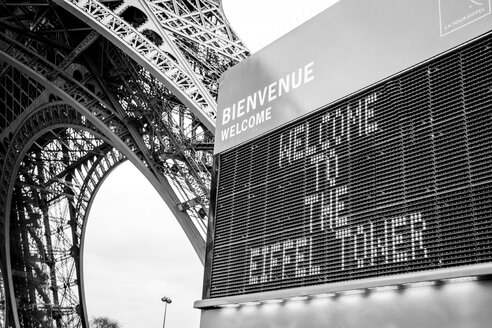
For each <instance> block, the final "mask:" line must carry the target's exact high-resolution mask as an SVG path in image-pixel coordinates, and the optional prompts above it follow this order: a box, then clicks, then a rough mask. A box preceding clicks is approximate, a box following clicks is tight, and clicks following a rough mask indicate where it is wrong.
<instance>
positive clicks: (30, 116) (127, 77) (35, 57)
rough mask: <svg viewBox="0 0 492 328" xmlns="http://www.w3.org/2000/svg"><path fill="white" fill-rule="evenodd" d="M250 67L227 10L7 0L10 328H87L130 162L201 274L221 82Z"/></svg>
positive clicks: (0, 72)
mask: <svg viewBox="0 0 492 328" xmlns="http://www.w3.org/2000/svg"><path fill="white" fill-rule="evenodd" d="M248 55H249V53H248V50H247V48H246V47H245V46H244V45H243V44H242V42H241V40H240V39H239V38H238V37H237V35H236V34H235V33H234V31H233V30H232V29H231V27H230V26H229V23H228V22H227V20H226V18H225V16H224V13H223V10H222V6H221V2H220V0H30V1H29V0H26V1H23V0H17V1H16V0H11V1H8V0H0V85H1V86H0V163H1V164H0V226H1V229H0V234H1V238H0V242H1V243H0V262H1V273H2V274H1V278H2V279H0V296H1V298H2V299H1V310H0V327H16V328H19V327H23V328H31V327H32V328H34V327H57V328H61V327H88V326H89V323H88V318H87V312H86V304H85V299H84V281H83V275H82V269H81V266H82V263H81V258H82V255H83V251H84V232H85V226H86V222H87V217H88V214H89V212H90V208H91V204H92V202H93V199H94V196H95V194H96V192H97V190H98V188H99V186H100V185H101V183H102V182H103V181H104V179H105V177H106V176H107V175H108V174H109V173H110V172H111V171H112V170H113V169H114V168H115V167H117V166H118V165H119V164H120V163H122V162H123V161H126V160H129V161H130V162H132V163H133V164H134V165H135V166H136V167H137V168H138V169H139V170H140V171H141V172H142V174H143V175H144V176H145V177H146V178H147V179H148V180H149V181H150V182H151V183H152V185H153V186H154V187H155V189H156V190H157V191H158V192H159V194H160V195H161V197H162V199H163V200H164V201H165V202H166V204H167V205H168V206H169V208H170V209H171V211H172V213H173V214H174V216H175V218H176V219H177V220H178V222H179V223H180V225H181V227H182V228H183V230H184V231H185V233H186V235H187V237H188V239H189V241H190V243H191V244H192V245H193V247H194V249H195V250H196V253H197V255H198V256H199V258H200V260H201V261H202V263H203V262H204V260H205V259H204V257H205V236H206V229H207V220H208V218H207V215H208V207H209V198H210V197H209V195H210V183H211V175H212V171H213V170H214V167H213V165H212V162H213V154H212V148H213V143H214V127H215V117H216V98H217V92H218V79H219V77H220V76H221V74H222V73H223V72H224V71H225V70H226V69H227V68H229V67H231V66H233V65H235V64H236V63H238V62H239V61H241V60H242V59H244V58H246V57H247V56H248Z"/></svg>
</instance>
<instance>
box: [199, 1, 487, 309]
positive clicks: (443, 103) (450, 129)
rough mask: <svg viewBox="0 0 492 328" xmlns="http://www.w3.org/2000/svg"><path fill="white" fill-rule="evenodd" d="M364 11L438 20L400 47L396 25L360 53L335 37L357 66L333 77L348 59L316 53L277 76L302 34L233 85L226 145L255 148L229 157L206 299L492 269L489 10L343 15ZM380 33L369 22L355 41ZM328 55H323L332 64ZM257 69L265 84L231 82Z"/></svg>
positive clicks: (223, 168) (446, 5)
mask: <svg viewBox="0 0 492 328" xmlns="http://www.w3.org/2000/svg"><path fill="white" fill-rule="evenodd" d="M355 3H357V4H360V6H369V7H370V6H374V8H371V9H369V8H366V9H367V10H369V12H373V13H375V14H376V13H378V10H380V9H384V10H381V11H382V12H384V15H387V17H392V18H390V20H392V22H393V20H395V21H400V22H402V23H403V22H408V19H403V17H406V16H405V12H407V13H408V11H409V10H410V8H411V10H412V12H416V11H417V10H416V9H418V8H420V9H425V11H431V12H432V13H433V15H434V16H432V15H427V14H423V16H424V17H427V18H425V19H423V20H422V21H419V22H420V23H421V24H422V25H423V27H422V28H419V29H416V30H415V31H408V30H409V27H408V26H403V27H401V26H400V29H403V30H405V31H407V33H408V35H409V36H411V37H409V39H408V40H403V41H402V40H399V41H397V40H396V39H397V38H395V39H393V38H390V39H388V37H387V36H388V35H392V34H394V33H396V31H398V27H397V25H398V24H396V23H395V22H393V23H392V24H393V25H394V26H395V30H391V29H388V27H385V31H382V30H381V31H380V33H379V34H375V35H374V37H373V38H372V39H368V40H366V43H365V45H366V44H369V45H368V46H367V47H365V46H364V47H361V44H359V45H358V47H359V48H360V49H359V52H358V53H356V54H354V53H350V54H347V52H345V51H343V50H344V49H352V50H353V49H354V48H353V47H354V45H353V44H352V43H351V45H346V43H345V42H343V41H341V40H345V39H343V38H336V40H337V41H338V43H336V42H335V43H331V46H337V45H339V44H340V43H341V46H340V47H341V49H338V50H336V49H335V50H333V52H334V53H337V55H335V57H337V56H339V57H340V58H342V55H343V54H346V57H347V60H346V61H343V67H345V68H344V69H346V68H347V67H350V66H351V65H352V66H353V68H354V69H355V70H353V71H350V72H349V73H347V72H348V71H347V72H345V73H346V74H344V71H343V69H342V71H340V70H337V69H334V70H333V74H332V75H330V74H329V73H327V72H326V71H325V72H324V73H322V72H323V69H322V68H321V67H325V66H326V67H328V68H333V67H335V66H336V65H338V64H339V63H338V62H337V63H333V61H331V60H330V61H329V63H327V64H326V65H325V64H322V63H321V61H319V60H318V59H316V60H308V59H306V58H308V57H309V56H307V55H306V54H305V56H303V58H304V59H303V60H299V61H298V62H296V63H294V64H292V66H291V69H278V70H276V69H275V68H278V67H279V66H275V65H273V64H272V61H271V60H272V58H273V57H272V56H273V54H274V53H275V52H277V54H278V53H279V52H278V49H280V50H282V51H285V49H287V48H288V45H292V44H293V42H294V41H296V42H297V41H299V38H298V37H295V35H294V37H293V40H294V41H288V40H287V39H285V40H283V41H282V40H281V41H280V43H279V44H277V45H274V46H273V48H272V49H266V52H263V53H261V52H260V54H259V56H257V57H256V58H252V60H251V61H249V62H246V63H245V64H244V65H243V66H242V68H241V67H238V68H236V70H235V71H233V72H232V73H230V74H229V76H228V77H226V79H225V80H224V81H223V83H225V87H222V85H221V92H226V93H227V95H225V96H224V95H223V96H221V97H222V104H223V106H222V109H223V110H222V111H221V114H219V117H218V121H219V122H222V123H224V124H222V125H220V124H219V123H218V130H217V138H219V139H220V138H221V135H222V134H224V133H225V135H226V137H227V138H224V140H229V141H231V140H232V139H233V138H235V137H237V136H238V135H239V134H242V136H241V137H240V138H239V137H238V138H237V139H234V140H235V141H231V142H230V143H222V144H220V145H219V146H218V148H216V152H217V154H218V155H217V156H216V159H217V175H216V179H215V189H214V195H213V199H212V200H213V204H212V213H211V217H212V218H213V221H211V224H210V233H209V249H208V251H209V253H208V259H207V268H208V269H207V270H208V271H207V272H206V275H207V276H206V297H207V298H212V299H213V298H227V297H231V296H238V295H250V294H255V295H258V293H263V292H271V291H279V290H285V289H289V288H299V287H309V286H316V285H329V284H337V283H341V282H350V281H357V280H361V279H362V280H363V279H370V278H377V277H385V276H395V275H402V274H407V275H408V274H418V273H421V272H426V271H433V270H434V271H435V270H442V269H446V268H459V267H469V266H473V265H480V264H484V263H485V264H486V263H492V202H491V195H492V91H491V90H492V36H490V35H487V33H485V32H486V31H488V30H490V29H491V28H492V22H491V19H490V17H491V16H490V3H489V2H488V1H482V2H480V5H477V6H478V7H470V6H471V5H472V4H471V3H469V1H457V2H456V1H455V2H454V5H453V2H450V1H445V0H441V1H429V0H425V1H424V0H416V1H415V2H408V1H386V0H377V1H375V2H360V1H352V0H347V1H346V2H345V3H344V6H343V7H339V9H338V10H339V11H338V14H340V12H344V13H353V11H352V9H354V8H353V6H354V5H355ZM465 3H466V5H464V4H465ZM472 3H475V2H472ZM398 6H400V7H403V8H404V9H405V10H404V11H402V10H401V8H400V9H398V10H399V11H397V12H393V11H392V10H396V8H398ZM388 8H390V9H391V10H388ZM470 8H472V9H473V8H475V9H474V10H471V9H470ZM359 9H360V8H359ZM432 10H433V11H432ZM470 10H471V11H470ZM361 12H364V13H366V14H367V11H364V10H362V9H361ZM388 12H390V14H388ZM335 13H337V11H335ZM354 15H355V14H354ZM359 15H362V14H361V13H359ZM388 15H389V16H388ZM328 16H329V15H328ZM328 16H326V17H328ZM320 17H325V16H323V15H321V16H319V17H317V18H316V19H317V22H319V21H320ZM330 17H331V16H330ZM342 17H345V18H346V17H347V16H346V15H345V16H343V15H342ZM385 17H386V16H385ZM372 18H374V17H372ZM316 19H315V23H316ZM339 19H340V18H339ZM414 19H416V18H415V17H414ZM366 20H367V19H366ZM366 23H367V22H366ZM395 24H396V25H395ZM475 24H477V25H475ZM393 25H392V26H393ZM366 26H367V28H366ZM470 26H473V28H470ZM379 28H381V22H380V21H378V22H374V23H373V21H372V20H370V22H369V23H367V24H366V25H363V27H361V26H359V29H360V30H363V31H364V32H361V33H359V34H358V36H354V38H355V39H357V40H361V39H362V37H361V36H364V35H366V34H365V33H367V31H368V30H371V29H372V31H375V30H377V29H379ZM319 29H320V26H318V30H319ZM308 30H309V28H308ZM322 31H325V30H322ZM422 31H426V32H425V33H424V32H422ZM301 32H302V31H297V32H296V33H298V34H299V35H302V33H301ZM304 32H305V31H304ZM338 33H342V32H340V31H338ZM354 33H355V32H354ZM412 33H413V34H412ZM342 34H343V33H342ZM310 35H311V34H310ZM424 35H429V37H427V36H426V37H425V38H424ZM451 36H452V38H451ZM345 37H346V35H345ZM422 38H424V39H422ZM384 40H386V41H393V40H394V42H395V47H396V49H397V50H395V52H396V53H397V54H398V55H401V54H402V51H403V50H404V49H410V48H412V47H414V48H418V49H419V50H417V51H415V52H412V51H410V53H411V54H410V55H408V56H402V57H398V56H395V54H394V53H390V52H386V51H381V49H379V50H377V48H378V46H381V47H382V49H387V45H384V46H383V45H382V42H383V41H384ZM409 40H412V41H415V40H420V41H421V42H420V43H418V44H412V43H410V44H406V43H405V42H408V41H409ZM432 40H440V41H439V42H440V43H439V42H437V43H438V44H437V45H436V44H435V43H427V41H432ZM352 41H353V39H350V42H352ZM432 42H433V41H432ZM371 43H372V44H371ZM458 45H460V46H459V47H456V46H458ZM381 47H380V48H381ZM455 47H456V48H455ZM452 48H455V49H452ZM321 49H322V51H320V53H321V55H320V54H319V53H318V55H317V56H318V57H317V58H321V57H322V56H328V55H327V52H326V51H325V50H323V49H325V48H323V46H321ZM367 49H371V50H374V53H372V52H370V51H368V52H366V51H367ZM442 52H445V53H443V54H441V53H442ZM265 53H266V55H265V56H266V58H267V59H266V63H265V62H263V68H264V72H263V73H262V74H256V73H258V70H257V69H251V68H252V67H261V65H260V63H261V62H262V60H263V59H264V58H265V56H263V54H265ZM438 54H440V55H439V56H437V55H438ZM330 56H332V55H330ZM378 56H382V57H381V58H378V59H377V60H376V59H375V58H376V57H378ZM296 58H297V57H296ZM310 58H311V57H310ZM330 58H333V57H330ZM372 59H375V60H374V62H373V63H374V65H371V63H372V62H371V60H372ZM294 61H295V60H294ZM341 62H342V61H341ZM341 62H340V63H341ZM254 63H258V64H254ZM385 63H388V65H385ZM270 64H272V65H273V66H272V67H273V71H274V73H272V69H271V67H270ZM417 64H418V65H417ZM241 65H242V64H241ZM241 65H239V66H241ZM279 65H281V64H279ZM409 66H411V67H409ZM265 67H266V68H265ZM245 69H246V70H247V69H249V70H250V73H251V76H254V77H255V78H254V80H255V82H254V83H256V87H254V83H253V82H251V81H250V80H249V79H243V80H241V81H240V82H237V83H229V84H227V83H226V82H227V79H230V78H231V77H234V76H236V78H237V74H238V72H241V71H242V72H243V73H244V72H245V71H246V70H245ZM258 76H260V77H258ZM265 76H268V79H264V77H265ZM267 81H269V82H267ZM320 81H321V82H322V83H321V82H320ZM323 81H325V82H326V81H329V82H326V83H325V82H323ZM377 81H379V82H378V83H376V82H377ZM318 83H321V84H318ZM243 86H245V87H244V88H243ZM307 97H311V98H309V99H307ZM219 105H220V104H219ZM283 106H285V107H283ZM219 107H220V106H219ZM284 108H286V110H285V111H283V109H284ZM299 108H300V109H299ZM279 113H280V114H279ZM284 113H285V114H286V115H285V117H283V116H282V114H284ZM270 123H272V124H270ZM226 125H227V127H226ZM259 126H262V129H264V130H261V129H258V127H259ZM225 128H226V129H228V130H227V131H228V132H224V131H225V130H224V129H225ZM248 131H249V132H248ZM238 132H240V133H238ZM255 133H256V135H255Z"/></svg>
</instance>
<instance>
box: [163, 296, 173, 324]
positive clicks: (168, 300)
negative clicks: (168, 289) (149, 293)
mask: <svg viewBox="0 0 492 328" xmlns="http://www.w3.org/2000/svg"><path fill="white" fill-rule="evenodd" d="M161 301H163V302H164V321H163V322H162V328H165V327H166V312H167V305H168V304H171V303H172V302H173V301H171V299H170V298H169V297H167V296H164V297H163V298H161Z"/></svg>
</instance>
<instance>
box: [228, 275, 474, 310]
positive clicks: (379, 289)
mask: <svg viewBox="0 0 492 328" xmlns="http://www.w3.org/2000/svg"><path fill="white" fill-rule="evenodd" d="M477 279H478V277H477V276H469V277H458V278H446V279H441V280H427V281H419V282H411V283H405V284H401V285H388V286H378V287H370V288H362V289H351V290H345V291H342V292H328V293H318V294H311V295H301V296H293V297H287V298H276V299H269V300H262V301H251V302H244V303H231V304H223V305H220V306H219V307H221V308H237V307H240V306H257V305H262V304H281V303H284V302H287V301H290V302H298V301H307V300H309V299H321V298H332V297H336V296H346V295H359V294H365V293H367V292H384V291H392V290H398V289H400V288H414V287H426V286H435V285H437V284H439V283H458V282H469V281H476V280H477Z"/></svg>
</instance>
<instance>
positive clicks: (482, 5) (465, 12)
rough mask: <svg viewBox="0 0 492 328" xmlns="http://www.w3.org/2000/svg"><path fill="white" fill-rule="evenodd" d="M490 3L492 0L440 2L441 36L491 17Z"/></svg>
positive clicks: (446, 0) (448, 0)
mask: <svg viewBox="0 0 492 328" xmlns="http://www.w3.org/2000/svg"><path fill="white" fill-rule="evenodd" d="M490 3H491V0H439V18H440V22H441V36H445V35H446V34H449V33H452V32H454V31H456V30H458V29H460V28H462V27H464V26H466V25H468V24H471V23H473V22H475V21H477V20H479V19H481V18H483V17H485V16H487V15H490V13H491V5H490Z"/></svg>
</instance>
